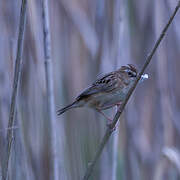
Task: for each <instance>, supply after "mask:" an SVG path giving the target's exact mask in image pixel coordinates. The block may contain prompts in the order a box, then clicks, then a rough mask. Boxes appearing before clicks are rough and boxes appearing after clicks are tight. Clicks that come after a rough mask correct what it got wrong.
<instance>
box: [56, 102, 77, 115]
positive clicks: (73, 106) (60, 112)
mask: <svg viewBox="0 0 180 180" xmlns="http://www.w3.org/2000/svg"><path fill="white" fill-rule="evenodd" d="M75 107H78V106H77V105H76V101H75V102H73V103H72V104H69V105H68V106H66V107H64V108H62V109H59V110H58V111H57V115H58V116H59V115H61V114H63V113H64V112H66V111H67V110H69V109H72V108H75Z"/></svg>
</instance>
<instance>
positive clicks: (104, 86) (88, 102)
mask: <svg viewBox="0 0 180 180" xmlns="http://www.w3.org/2000/svg"><path fill="white" fill-rule="evenodd" d="M136 77H137V69H136V68H135V66H134V65H132V64H128V65H127V66H121V68H120V69H118V70H117V71H113V72H110V73H108V74H106V75H104V76H102V77H101V78H99V79H97V80H96V81H95V82H94V83H93V84H92V85H91V86H90V87H89V88H87V89H85V90H84V91H83V92H82V93H81V94H80V95H79V96H78V97H77V98H76V99H75V101H74V102H73V103H72V104H70V105H68V106H66V107H64V108H62V109H60V110H58V111H57V112H58V115H61V114H63V113H64V112H66V111H67V110H69V109H72V108H78V107H89V108H92V109H95V110H96V111H98V112H100V113H101V114H102V115H103V116H105V117H106V118H107V119H108V120H111V119H110V118H108V117H107V116H106V115H105V114H104V113H103V112H102V110H106V109H109V108H112V107H114V106H119V105H120V104H121V103H122V102H123V101H124V99H125V98H126V95H127V93H128V91H129V89H130V88H131V87H132V85H133V82H134V81H135V79H136Z"/></svg>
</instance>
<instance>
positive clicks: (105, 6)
mask: <svg viewBox="0 0 180 180" xmlns="http://www.w3.org/2000/svg"><path fill="white" fill-rule="evenodd" d="M176 3H177V1H176V0H159V1H155V0H152V1H143V0H138V1H135V0H128V1H126V0H114V1H108V0H101V1H97V0H86V1H85V0H51V1H49V20H50V31H51V45H52V65H53V77H52V80H53V82H54V96H55V108H56V109H58V108H59V107H62V106H64V105H66V104H68V103H70V102H71V101H72V100H73V98H74V97H75V96H76V95H77V94H78V93H79V92H81V91H82V90H83V89H84V88H85V87H87V86H88V85H89V84H90V83H91V82H92V81H93V80H94V79H95V78H96V77H97V76H98V75H99V74H102V73H106V72H109V71H112V70H114V69H117V68H118V67H119V66H121V65H125V64H127V63H133V64H135V65H136V66H137V67H141V65H142V64H143V62H144V60H145V58H146V56H147V54H148V52H149V51H150V49H151V48H152V46H153V44H154V42H155V40H156V39H157V37H158V36H159V34H160V32H161V30H162V28H163V27H164V25H165V24H166V23H167V20H168V18H169V16H170V14H171V13H172V11H173V10H174V8H175V5H176ZM0 4H1V5H0V34H1V36H0V55H1V59H0V169H1V171H0V175H2V168H3V166H4V164H3V163H4V155H5V153H6V149H5V144H6V141H7V139H6V135H7V126H8V118H9V109H10V99H11V93H12V85H13V73H14V65H15V57H16V48H17V46H16V45H17V37H18V24H19V14H20V6H21V1H20V0H17V1H9V0H6V1H2V0H1V1H0ZM179 19H180V14H178V15H177V17H176V18H175V20H174V22H173V24H172V25H171V27H170V28H169V31H168V34H167V36H166V37H165V39H164V40H163V42H162V44H161V45H160V47H159V49H158V51H157V53H156V55H155V57H154V58H153V61H152V63H151V64H150V66H149V68H148V69H147V73H148V74H149V76H150V78H149V79H148V81H145V82H144V83H142V84H139V85H138V87H137V89H136V90H135V92H134V94H133V97H131V99H130V101H129V103H128V105H127V107H126V110H125V112H124V114H123V116H122V117H121V123H120V124H119V127H118V129H117V130H116V131H115V132H114V133H113V136H112V137H111V139H110V142H108V144H107V146H106V148H105V149H104V151H103V154H102V156H101V159H100V161H99V162H98V164H97V165H96V168H95V171H94V172H93V176H92V178H91V179H92V180H109V179H113V180H119V179H123V180H140V179H142V180H152V179H155V180H161V179H163V180H166V179H167V180H176V179H179V178H180V174H179V173H180V168H179V167H180V166H179V163H180V161H179V158H180V157H179V148H180V143H179V138H180V122H179V119H180V118H179V116H180V83H179V76H180V71H179V67H180V59H179V56H180V51H179V47H180V30H179V27H180V21H179ZM42 20H43V18H42V1H40V0H31V1H28V7H27V24H26V31H25V41H24V52H23V64H22V74H21V82H20V88H19V94H18V104H17V113H16V119H15V125H14V132H15V133H14V141H13V147H12V154H11V159H10V168H9V179H13V180H21V179H23V180H24V179H27V180H33V179H38V180H41V179H43V180H45V179H52V156H51V151H52V144H51V134H52V132H53V131H55V132H56V133H57V150H56V152H57V154H56V155H57V156H56V157H57V162H58V174H57V176H58V177H56V178H57V179H61V180H72V179H73V180H79V179H81V178H82V176H83V175H84V173H85V170H86V168H87V165H88V162H90V161H91V159H92V158H93V156H94V153H95V152H96V149H97V147H98V144H99V143H100V141H101V138H102V136H103V134H104V131H105V128H106V121H105V120H104V118H103V117H101V116H99V115H98V114H97V113H96V112H94V111H92V110H89V109H75V110H71V111H69V112H67V113H66V114H64V115H62V116H60V117H57V116H56V129H54V128H52V127H51V126H50V124H49V123H50V122H49V118H48V117H49V114H48V105H47V89H46V78H45V66H44V45H43V21H42Z"/></svg>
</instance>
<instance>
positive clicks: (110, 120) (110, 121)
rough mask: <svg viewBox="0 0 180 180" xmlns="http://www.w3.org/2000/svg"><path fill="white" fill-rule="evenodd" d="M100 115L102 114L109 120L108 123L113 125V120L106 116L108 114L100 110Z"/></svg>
mask: <svg viewBox="0 0 180 180" xmlns="http://www.w3.org/2000/svg"><path fill="white" fill-rule="evenodd" d="M96 110H97V111H98V112H99V113H101V114H102V115H103V116H104V117H105V118H106V119H107V120H108V123H112V121H113V120H112V119H111V118H109V117H108V116H106V114H104V113H103V112H102V111H101V110H99V109H96Z"/></svg>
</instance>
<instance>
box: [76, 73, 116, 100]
mask: <svg viewBox="0 0 180 180" xmlns="http://www.w3.org/2000/svg"><path fill="white" fill-rule="evenodd" d="M116 84H117V78H116V77H115V74H114V73H113V72H111V73H109V74H107V75H105V76H103V77H102V78H99V79H97V80H96V81H95V82H94V83H93V84H92V86H91V87H89V88H87V89H86V90H84V91H83V92H82V93H81V94H80V95H79V96H78V97H77V98H76V100H80V99H82V98H87V97H89V96H90V95H93V94H97V93H99V92H102V93H103V92H109V91H112V90H113V89H115V88H116Z"/></svg>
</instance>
